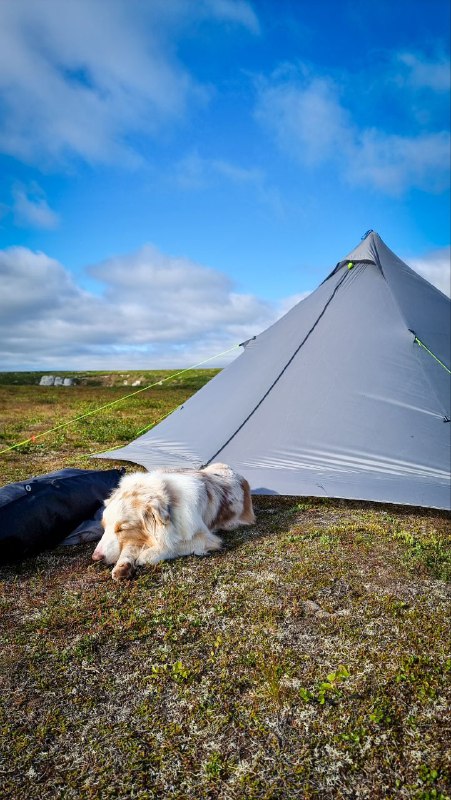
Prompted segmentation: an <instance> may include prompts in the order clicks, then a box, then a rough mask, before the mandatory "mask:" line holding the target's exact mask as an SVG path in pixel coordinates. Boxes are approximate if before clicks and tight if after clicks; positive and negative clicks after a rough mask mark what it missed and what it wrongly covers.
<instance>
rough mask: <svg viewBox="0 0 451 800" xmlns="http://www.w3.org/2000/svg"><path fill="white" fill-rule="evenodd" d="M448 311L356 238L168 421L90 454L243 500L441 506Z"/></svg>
mask: <svg viewBox="0 0 451 800" xmlns="http://www.w3.org/2000/svg"><path fill="white" fill-rule="evenodd" d="M450 305H451V304H450V301H449V300H448V298H447V297H446V296H445V295H444V294H442V293H441V292H439V291H438V290H437V289H435V288H434V287H433V286H432V285H431V284H430V283H428V282H427V281H426V280H424V279H423V278H421V277H420V276H419V275H418V274H417V273H416V272H414V271H413V270H412V269H410V268H409V267H408V266H407V265H406V264H405V263H404V262H403V261H401V260H400V259H399V258H398V257H397V256H396V255H395V254H394V253H393V252H392V251H391V250H389V248H388V247H387V246H386V245H385V244H384V242H383V241H382V240H381V239H380V237H379V236H378V235H377V234H376V233H374V232H370V233H369V234H368V235H367V237H366V238H365V239H364V240H363V241H362V242H361V243H360V244H359V245H358V246H357V247H356V248H355V249H354V250H352V252H351V253H349V255H347V256H346V257H345V258H344V259H343V260H341V261H340V262H339V263H338V264H337V266H336V268H335V269H334V270H333V271H332V272H331V274H330V275H329V276H328V277H327V278H326V279H325V280H324V281H323V283H322V284H321V285H320V286H319V287H318V288H317V289H316V291H314V292H312V294H310V295H309V296H308V297H306V298H305V299H304V300H302V301H301V302H300V303H298V304H297V305H296V306H294V308H292V309H291V310H290V311H289V312H288V313H287V314H285V316H284V317H282V318H281V319H279V320H278V321H277V322H276V323H275V324H274V325H272V326H271V327H270V328H268V329H267V330H265V331H264V332H263V333H261V334H260V335H259V336H257V337H255V338H254V339H252V340H250V341H249V342H248V343H246V344H245V345H244V346H243V352H242V353H241V355H240V356H239V357H238V358H237V359H236V360H235V361H233V362H232V363H231V364H230V365H229V366H228V367H227V368H226V369H224V370H223V371H222V372H220V373H219V374H218V375H217V376H216V377H215V378H214V379H213V380H212V381H210V382H209V383H208V384H207V385H206V386H204V387H203V388H202V389H201V390H200V391H199V392H197V394H195V395H194V396H193V397H192V398H190V399H189V400H188V401H187V402H186V403H185V404H184V405H182V406H181V407H180V408H178V409H177V410H176V411H175V412H174V413H173V414H171V416H169V417H168V418H167V419H166V420H164V421H163V422H161V423H160V424H159V425H157V426H156V427H154V428H153V429H152V430H151V431H149V432H148V433H145V434H144V435H143V436H140V437H139V438H138V439H136V440H135V441H134V442H132V443H131V444H129V445H128V446H126V447H123V448H121V449H119V450H114V451H110V452H108V453H104V454H102V457H104V458H115V459H117V458H119V459H123V460H127V461H131V462H134V463H136V464H140V465H142V466H144V467H146V468H147V469H153V468H155V467H157V466H161V465H166V466H174V467H180V466H182V467H183V466H185V467H189V466H190V467H192V466H195V467H198V466H200V465H205V464H208V463H210V462H212V461H222V462H225V463H227V464H230V465H231V466H232V467H233V468H235V469H236V470H238V471H239V472H241V473H242V474H243V475H245V476H246V478H247V479H248V481H249V482H250V484H251V487H252V489H253V491H254V492H256V493H261V494H273V493H274V494H283V495H307V496H309V495H311V496H324V497H342V498H348V499H362V500H375V501H381V502H389V503H402V504H412V505H418V506H427V507H435V508H449V507H450V505H451V503H450V499H451V498H450V495H451V487H450V474H449V473H450V458H451V448H450V445H451V424H450V423H449V419H450V416H451V414H450V394H451V392H450V388H451V387H450V369H449V366H450V342H451V336H450V317H451V314H450Z"/></svg>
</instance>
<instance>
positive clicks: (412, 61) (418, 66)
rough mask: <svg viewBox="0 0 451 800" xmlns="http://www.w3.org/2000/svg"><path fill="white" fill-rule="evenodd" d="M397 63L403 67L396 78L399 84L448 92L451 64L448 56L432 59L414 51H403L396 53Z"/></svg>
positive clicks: (450, 83)
mask: <svg viewBox="0 0 451 800" xmlns="http://www.w3.org/2000/svg"><path fill="white" fill-rule="evenodd" d="M397 61H398V64H399V65H401V67H402V68H403V69H402V70H401V74H399V73H398V75H397V79H398V81H399V82H400V83H401V84H406V83H407V84H410V85H411V86H413V87H415V88H416V89H431V90H432V91H434V92H448V91H449V89H450V85H451V65H450V61H449V58H446V57H445V56H441V57H439V58H436V59H434V60H432V59H427V58H424V57H423V56H421V55H418V54H416V53H409V52H403V53H399V54H398V55H397Z"/></svg>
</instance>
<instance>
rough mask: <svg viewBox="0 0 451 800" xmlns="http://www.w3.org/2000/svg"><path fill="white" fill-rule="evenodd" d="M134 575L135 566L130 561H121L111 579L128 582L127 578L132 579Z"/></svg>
mask: <svg viewBox="0 0 451 800" xmlns="http://www.w3.org/2000/svg"><path fill="white" fill-rule="evenodd" d="M133 573H134V569H133V565H132V564H130V562H129V561H121V563H120V564H116V566H115V568H114V569H113V571H112V573H111V577H112V578H113V581H124V580H127V578H132V577H133Z"/></svg>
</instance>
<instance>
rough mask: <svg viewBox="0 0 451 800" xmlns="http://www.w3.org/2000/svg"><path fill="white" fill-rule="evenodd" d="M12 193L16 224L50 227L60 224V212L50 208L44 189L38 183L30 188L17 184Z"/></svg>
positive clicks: (20, 225)
mask: <svg viewBox="0 0 451 800" xmlns="http://www.w3.org/2000/svg"><path fill="white" fill-rule="evenodd" d="M12 193H13V206H12V211H13V215H14V223H15V224H16V225H18V226H19V227H32V228H48V229H52V228H56V227H57V226H58V224H59V217H58V214H57V213H56V212H55V211H53V210H52V209H51V208H50V206H49V205H48V203H47V199H46V196H45V193H44V191H43V190H42V189H41V188H40V187H39V186H38V185H37V184H36V183H34V184H32V186H30V187H29V188H28V189H27V188H24V187H23V186H15V187H14V188H13V192H12Z"/></svg>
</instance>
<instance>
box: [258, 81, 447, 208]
mask: <svg viewBox="0 0 451 800" xmlns="http://www.w3.org/2000/svg"><path fill="white" fill-rule="evenodd" d="M256 118H257V120H259V121H260V122H261V123H262V124H263V125H264V126H265V127H266V128H267V130H269V132H270V133H271V134H272V135H273V137H274V138H275V140H276V142H277V143H278V145H279V147H280V148H281V150H283V151H285V152H287V153H289V154H290V155H291V156H292V157H293V158H294V159H295V160H296V161H298V162H299V163H300V164H301V165H303V166H307V167H310V168H313V167H317V166H319V165H322V164H324V165H326V164H327V165H330V166H331V167H334V168H335V169H337V170H338V171H339V172H340V173H341V175H342V177H343V179H344V180H346V181H347V182H348V183H350V184H365V185H367V186H370V187H373V188H376V189H379V190H381V191H384V192H387V193H389V194H399V193H402V192H404V191H405V190H407V189H409V188H413V187H416V188H419V189H423V190H425V191H430V192H437V191H442V190H444V189H445V188H447V186H448V185H449V162H450V137H449V133H448V132H447V131H443V130H437V131H427V132H425V131H421V132H419V133H417V134H415V135H412V136H407V135H395V134H393V133H388V132H387V131H386V130H384V129H383V128H382V127H380V128H370V127H365V126H362V125H361V124H360V123H359V121H358V120H357V119H353V118H352V116H351V114H350V112H349V111H348V110H347V109H346V107H345V105H344V103H343V100H342V98H341V97H340V91H339V88H338V86H337V85H336V84H335V82H334V81H332V80H331V79H329V78H324V77H317V76H314V75H312V74H311V73H309V71H308V70H307V69H306V68H305V67H303V66H302V65H301V66H297V67H293V66H292V65H285V66H284V67H283V68H281V69H278V70H277V71H276V72H275V73H274V74H273V75H272V76H271V78H270V79H269V80H262V81H260V84H259V86H258V98H257V106H256Z"/></svg>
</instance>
